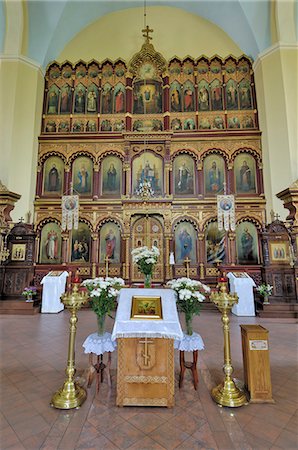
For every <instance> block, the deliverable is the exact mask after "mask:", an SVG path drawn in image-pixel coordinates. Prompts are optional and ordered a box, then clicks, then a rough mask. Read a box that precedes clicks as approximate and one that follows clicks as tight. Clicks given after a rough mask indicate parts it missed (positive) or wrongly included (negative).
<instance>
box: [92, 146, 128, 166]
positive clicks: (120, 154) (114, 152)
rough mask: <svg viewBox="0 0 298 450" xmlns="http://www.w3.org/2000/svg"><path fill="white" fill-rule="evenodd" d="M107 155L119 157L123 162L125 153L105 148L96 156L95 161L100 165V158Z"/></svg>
mask: <svg viewBox="0 0 298 450" xmlns="http://www.w3.org/2000/svg"><path fill="white" fill-rule="evenodd" d="M107 156H116V157H117V158H120V159H121V161H122V162H124V159H125V155H123V153H121V152H120V151H119V150H117V149H115V150H107V151H106V152H104V153H102V154H101V155H99V157H98V158H97V163H98V165H99V166H100V165H101V164H102V160H103V159H105V158H106V157H107Z"/></svg>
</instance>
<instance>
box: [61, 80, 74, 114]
mask: <svg viewBox="0 0 298 450" xmlns="http://www.w3.org/2000/svg"><path fill="white" fill-rule="evenodd" d="M70 111H71V87H70V86H69V85H68V84H65V85H64V86H62V88H61V101H60V114H69V113H70Z"/></svg>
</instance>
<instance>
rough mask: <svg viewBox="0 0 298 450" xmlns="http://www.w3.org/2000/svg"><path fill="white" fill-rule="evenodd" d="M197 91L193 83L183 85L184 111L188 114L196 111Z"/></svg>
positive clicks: (188, 82) (187, 82)
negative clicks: (195, 99)
mask: <svg viewBox="0 0 298 450" xmlns="http://www.w3.org/2000/svg"><path fill="white" fill-rule="evenodd" d="M194 98H195V91H194V85H193V83H192V82H191V81H189V80H188V81H186V82H185V83H184V85H183V110H184V111H186V112H189V111H194V108H195V101H194Z"/></svg>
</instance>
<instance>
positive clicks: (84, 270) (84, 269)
mask: <svg viewBox="0 0 298 450" xmlns="http://www.w3.org/2000/svg"><path fill="white" fill-rule="evenodd" d="M78 271H79V275H90V273H91V272H90V267H79V268H78Z"/></svg>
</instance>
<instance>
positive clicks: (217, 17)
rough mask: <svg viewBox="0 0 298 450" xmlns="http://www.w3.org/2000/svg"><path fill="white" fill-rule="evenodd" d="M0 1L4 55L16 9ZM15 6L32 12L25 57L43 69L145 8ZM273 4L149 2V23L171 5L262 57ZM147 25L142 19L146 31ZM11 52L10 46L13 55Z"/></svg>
mask: <svg viewBox="0 0 298 450" xmlns="http://www.w3.org/2000/svg"><path fill="white" fill-rule="evenodd" d="M0 2H1V4H0V25H1V26H0V30H1V31H0V45H1V46H2V51H1V53H5V48H4V47H5V45H4V42H6V45H7V39H8V38H10V36H7V35H6V37H5V32H7V33H9V30H10V29H11V26H12V21H13V18H12V17H11V8H8V7H7V5H8V4H9V3H10V0H0ZM14 2H19V3H22V4H23V6H24V7H25V8H26V13H24V22H25V23H24V27H23V28H24V33H25V34H26V36H25V37H24V39H25V42H27V49H26V54H25V55H24V54H23V56H27V57H28V58H30V59H32V60H34V61H36V62H37V63H38V64H40V65H41V66H43V67H46V66H47V64H48V63H49V62H50V61H52V60H54V59H56V58H57V56H58V55H59V54H60V53H61V51H62V50H63V48H64V47H65V46H66V45H67V43H68V42H69V41H70V40H71V39H73V38H74V36H75V35H76V34H77V33H78V32H80V31H81V30H82V29H84V28H85V27H87V26H88V25H89V24H91V23H92V22H94V21H97V20H99V19H100V18H101V17H103V16H105V15H107V14H109V13H112V12H115V11H120V10H123V9H128V8H136V7H140V8H142V7H143V1H142V0H134V1H130V0H127V1H126V0H124V1H111V0H109V1H104V0H97V1H96V0H85V1H79V0H54V1H53V0H23V1H22V0H14ZM288 3H289V4H291V3H292V9H293V17H294V16H295V14H294V4H295V2H294V0H289V2H288ZM272 4H274V1H272V0H271V1H270V0H262V1H260V0H214V1H210V0H197V1H187V0H185V1H183V0H180V1H171V0H166V1H163V0H155V1H149V0H148V2H147V7H148V14H147V22H148V23H149V24H150V14H149V12H150V7H154V6H167V7H172V8H178V9H182V10H185V11H187V12H189V13H191V14H194V15H197V16H201V17H203V18H204V19H207V20H209V21H210V22H212V23H214V24H215V25H217V26H219V27H220V28H221V29H222V30H223V31H224V32H225V33H226V34H227V35H228V36H229V37H230V38H231V39H232V40H233V41H234V42H235V43H236V44H237V45H238V46H239V47H240V48H241V49H242V51H243V53H245V54H247V55H249V56H251V57H252V58H256V57H257V55H258V54H259V53H260V52H262V51H263V50H265V49H266V48H268V47H269V46H270V45H271V44H272V40H271V11H270V8H271V6H272ZM165 20H166V19H165ZM293 20H295V19H293ZM142 23H143V22H142V17H141V16H140V27H141V25H142ZM2 25H3V26H2ZM4 25H6V26H4ZM124 26H125V25H124ZM294 27H295V26H294ZM11 47H12V46H11V45H10V46H9V48H10V50H11ZM23 47H24V46H23ZM23 51H24V50H23Z"/></svg>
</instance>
